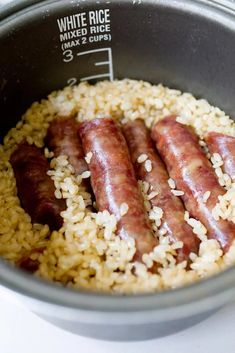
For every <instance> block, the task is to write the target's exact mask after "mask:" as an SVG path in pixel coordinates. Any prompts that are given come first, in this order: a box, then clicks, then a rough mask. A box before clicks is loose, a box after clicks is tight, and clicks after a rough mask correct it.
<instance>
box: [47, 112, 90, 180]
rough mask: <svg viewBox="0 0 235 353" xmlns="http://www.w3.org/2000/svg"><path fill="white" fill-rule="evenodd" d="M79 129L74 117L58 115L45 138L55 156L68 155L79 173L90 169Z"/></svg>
mask: <svg viewBox="0 0 235 353" xmlns="http://www.w3.org/2000/svg"><path fill="white" fill-rule="evenodd" d="M78 129H79V123H78V122H77V121H76V120H75V119H74V118H72V117H69V118H62V117H58V118H55V119H54V120H52V122H51V124H50V126H49V128H48V130H47V136H46V139H45V142H46V145H47V146H48V147H49V149H51V150H52V151H53V152H54V156H55V157H58V156H60V155H65V156H68V160H69V162H70V164H71V165H72V166H73V168H74V171H75V174H77V175H79V174H82V173H83V172H85V171H87V170H88V166H87V163H86V161H85V159H84V151H83V148H82V143H81V139H80V136H79V132H78Z"/></svg>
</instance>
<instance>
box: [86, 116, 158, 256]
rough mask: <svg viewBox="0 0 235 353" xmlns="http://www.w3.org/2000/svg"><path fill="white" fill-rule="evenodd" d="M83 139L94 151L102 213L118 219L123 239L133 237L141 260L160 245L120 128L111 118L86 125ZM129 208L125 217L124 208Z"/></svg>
mask: <svg viewBox="0 0 235 353" xmlns="http://www.w3.org/2000/svg"><path fill="white" fill-rule="evenodd" d="M79 131H80V136H81V139H82V144H83V148H84V150H85V152H86V153H88V152H92V158H91V161H90V164H89V168H90V172H91V184H92V188H93V191H94V194H95V197H96V202H97V205H98V208H99V210H100V211H103V210H108V211H109V212H110V213H112V214H114V215H115V216H116V218H117V220H118V234H119V235H120V237H121V238H123V239H125V238H127V237H133V238H134V239H135V242H136V249H137V253H136V256H135V259H136V260H137V259H138V260H141V259H142V255H143V254H144V253H149V252H150V251H152V250H153V248H154V247H155V246H156V245H157V240H156V239H155V238H154V236H153V234H152V230H151V226H150V224H149V221H148V217H147V215H146V212H145V209H144V203H143V199H142V195H141V193H140V191H139V188H138V183H137V180H136V178H135V173H134V169H133V166H132V163H131V160H130V156H129V151H128V148H127V144H126V141H125V139H124V137H123V135H122V133H121V130H120V128H119V127H118V126H117V124H116V123H115V122H114V121H113V120H112V119H110V118H103V119H95V120H92V121H87V122H84V123H83V124H82V125H81V127H80V130H79ZM122 203H126V204H127V205H128V207H129V209H128V211H127V213H126V214H125V215H121V213H120V206H121V204H122Z"/></svg>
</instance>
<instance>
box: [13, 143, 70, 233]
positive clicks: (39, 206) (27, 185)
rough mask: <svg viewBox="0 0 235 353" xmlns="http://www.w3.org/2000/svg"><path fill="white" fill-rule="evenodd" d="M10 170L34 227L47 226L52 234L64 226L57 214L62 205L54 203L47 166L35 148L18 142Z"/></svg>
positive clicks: (52, 188) (61, 202)
mask: <svg viewBox="0 0 235 353" xmlns="http://www.w3.org/2000/svg"><path fill="white" fill-rule="evenodd" d="M10 163H11V165H12V167H13V170H14V174H15V178H16V186H17V191H18V196H19V199H20V202H21V205H22V207H23V209H24V210H25V211H26V212H27V213H28V214H29V215H30V217H31V219H32V222H33V223H42V224H48V225H49V227H50V229H51V230H58V229H59V228H61V226H62V225H63V218H62V217H61V216H60V212H61V211H63V210H64V209H65V201H64V200H58V199H56V197H55V195H54V192H55V187H54V183H53V181H52V179H51V178H50V177H49V176H48V175H47V171H48V169H49V163H48V161H47V159H46V157H45V156H44V154H43V152H42V151H41V150H40V149H39V148H37V147H36V146H33V145H29V144H28V143H27V142H21V143H20V144H19V145H18V146H17V148H16V150H15V151H14V152H13V154H12V155H11V158H10Z"/></svg>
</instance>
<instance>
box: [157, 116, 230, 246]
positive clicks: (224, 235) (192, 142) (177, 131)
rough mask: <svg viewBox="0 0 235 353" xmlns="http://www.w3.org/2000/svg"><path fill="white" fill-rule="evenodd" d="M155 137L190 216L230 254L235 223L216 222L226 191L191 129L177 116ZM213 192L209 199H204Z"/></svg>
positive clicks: (165, 122)
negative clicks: (217, 207) (216, 208)
mask: <svg viewBox="0 0 235 353" xmlns="http://www.w3.org/2000/svg"><path fill="white" fill-rule="evenodd" d="M152 138H153V139H154V140H155V141H156V146H157V149H158V151H159V153H160V155H161V157H162V158H163V160H164V161H165V164H166V166H167V169H168V172H169V174H170V176H171V178H173V179H174V180H175V182H176V185H177V188H178V189H180V190H182V191H183V192H184V195H183V196H182V198H183V201H184V204H185V207H186V209H187V210H188V211H189V213H190V215H191V216H192V217H194V218H196V219H198V220H199V221H200V222H202V223H203V224H204V226H205V227H206V228H207V235H208V237H209V238H214V239H217V240H218V241H219V243H220V245H221V247H222V249H223V250H224V252H226V251H227V250H228V249H229V247H230V245H231V243H232V241H233V240H234V237H235V224H233V223H232V222H229V221H225V220H222V219H221V220H218V221H216V220H215V219H214V217H213V216H212V209H213V208H214V206H215V205H216V203H217V201H218V196H220V195H224V193H225V190H224V188H223V187H222V186H220V184H219V182H218V180H217V177H216V174H215V172H214V170H213V168H212V166H211V164H210V162H209V161H208V159H207V158H206V156H205V154H204V153H203V151H202V150H201V148H200V146H199V144H198V138H197V136H196V134H194V132H193V131H192V129H191V128H188V127H186V126H185V125H183V124H180V123H178V122H177V121H176V116H169V117H166V118H164V119H162V120H160V121H159V122H158V123H157V124H156V125H155V126H154V127H153V130H152ZM206 191H210V192H211V195H210V197H209V199H208V200H207V201H206V202H204V201H203V196H204V194H205V192H206Z"/></svg>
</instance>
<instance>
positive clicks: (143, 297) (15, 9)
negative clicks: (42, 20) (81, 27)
mask: <svg viewBox="0 0 235 353" xmlns="http://www.w3.org/2000/svg"><path fill="white" fill-rule="evenodd" d="M36 1H37V3H36V4H35V0H34V1H32V0H26V1H21V4H20V5H19V2H18V1H13V2H11V4H10V5H9V6H7V5H5V6H3V9H2V12H1V15H0V19H3V18H5V19H4V20H3V21H2V22H1V23H0V27H1V26H4V25H5V24H9V23H10V22H11V21H12V20H14V19H15V18H18V17H19V16H21V15H23V14H25V12H30V11H32V10H33V11H34V10H35V9H40V8H42V9H43V7H44V6H46V5H53V4H54V3H56V2H57V1H55V0H44V1H40V3H39V0H36ZM33 2H34V5H32V6H29V5H31V4H32V3H33ZM228 2H229V4H230V2H231V1H227V4H226V5H225V6H224V5H222V4H220V3H219V1H211V0H194V1H192V0H178V2H177V5H176V2H172V3H171V4H170V1H169V0H164V1H163V0H159V1H158V2H157V3H158V5H161V6H165V7H168V6H171V7H174V8H176V7H177V8H179V6H178V5H181V8H182V10H183V11H187V10H188V9H189V7H190V5H191V6H193V9H194V11H195V8H197V6H200V12H199V15H200V16H205V14H207V15H208V13H210V12H211V11H214V12H215V13H216V14H217V15H221V16H222V17H223V20H224V23H225V22H226V20H233V22H234V19H235V4H234V2H233V3H232V2H231V4H230V6H229V5H228ZM91 3H92V1H91V0H88V1H86V2H82V3H81V5H82V7H84V6H86V5H87V4H91ZM102 3H105V1H104V2H103V1H100V4H102ZM117 3H118V4H120V5H121V4H124V3H125V4H132V5H133V2H132V0H124V1H117ZM154 3H156V1H154V0H152V1H151V0H149V1H145V3H142V4H140V5H138V6H141V5H147V4H154ZM163 3H164V5H163ZM28 6H29V7H28ZM133 6H134V5H133ZM202 6H203V7H204V10H205V11H202ZM26 7H27V11H25V10H23V9H24V8H26ZM19 10H20V11H19ZM12 13H14V15H12ZM10 14H11V16H10V17H9V15H10ZM0 280H1V281H0V284H1V285H3V286H5V287H6V288H8V289H10V290H13V291H15V292H17V293H19V294H21V295H22V296H24V297H28V298H31V299H32V300H34V301H35V303H37V302H38V301H43V302H44V303H48V304H52V305H55V306H60V307H63V308H64V309H69V308H71V309H78V310H85V311H87V312H89V311H92V313H94V312H98V313H99V312H103V313H104V312H106V313H107V314H108V313H112V312H115V314H116V315H118V314H122V313H123V314H127V312H132V315H133V313H134V312H136V313H140V312H143V313H144V312H148V315H149V314H150V313H152V314H153V316H156V314H157V313H160V312H163V311H164V312H166V309H169V310H172V309H174V308H175V309H177V308H178V309H181V308H184V309H185V308H186V307H188V311H190V310H191V311H195V310H192V309H189V305H190V304H192V303H194V305H196V303H197V304H198V303H199V305H196V306H197V313H199V312H203V311H206V308H207V309H208V310H210V309H213V308H214V307H216V306H218V302H219V301H220V304H224V303H225V302H226V301H228V299H229V298H231V296H232V295H233V294H234V292H235V284H234V280H235V267H234V268H229V269H227V270H226V271H224V272H222V273H219V274H217V275H215V276H213V277H211V278H208V279H204V280H201V281H199V282H196V283H194V284H191V285H188V286H184V287H182V288H178V289H174V290H166V291H163V292H159V293H152V294H136V295H121V294H113V295H110V294H103V293H95V292H89V291H84V290H80V291H78V290H73V289H70V288H65V287H62V286H59V285H58V286H57V285H55V284H54V283H51V282H48V281H42V280H40V279H38V278H36V277H34V276H32V275H29V274H27V273H24V272H23V271H21V270H19V269H17V268H15V267H13V266H11V265H9V264H8V263H6V262H5V261H4V260H0ZM222 297H223V300H222ZM117 299H118V302H117ZM205 301H206V303H205ZM222 301H223V303H222ZM210 302H211V308H210V305H209V303H210ZM117 303H118V304H117ZM203 303H204V305H203ZM205 305H206V306H205ZM191 308H192V305H191ZM173 316H174V315H173ZM173 316H172V318H173ZM178 316H184V315H183V313H182V315H179V313H178ZM148 318H149V317H148Z"/></svg>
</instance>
